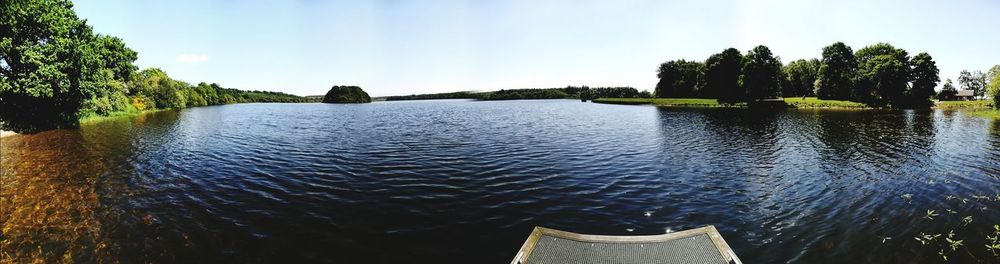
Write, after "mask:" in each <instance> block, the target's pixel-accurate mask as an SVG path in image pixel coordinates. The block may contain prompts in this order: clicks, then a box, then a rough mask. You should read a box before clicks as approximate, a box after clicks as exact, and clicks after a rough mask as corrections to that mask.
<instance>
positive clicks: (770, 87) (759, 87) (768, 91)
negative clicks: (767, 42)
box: [740, 45, 781, 102]
mask: <svg viewBox="0 0 1000 264" xmlns="http://www.w3.org/2000/svg"><path fill="white" fill-rule="evenodd" d="M740 69H741V74H740V84H741V86H742V87H743V89H744V90H746V91H747V101H748V102H750V101H759V100H761V99H768V98H774V97H775V96H776V95H777V94H778V91H779V90H778V89H779V88H780V85H781V61H780V60H778V58H775V57H774V55H773V54H771V49H768V48H767V46H764V45H760V46H757V47H754V48H753V49H751V50H750V51H747V54H746V55H745V56H743V60H742V62H741V67H740Z"/></svg>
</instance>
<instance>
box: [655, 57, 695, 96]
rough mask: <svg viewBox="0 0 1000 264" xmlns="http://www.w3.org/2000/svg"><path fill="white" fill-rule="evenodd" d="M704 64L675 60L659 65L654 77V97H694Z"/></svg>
mask: <svg viewBox="0 0 1000 264" xmlns="http://www.w3.org/2000/svg"><path fill="white" fill-rule="evenodd" d="M703 68H704V64H703V63H701V62H697V61H687V60H676V61H668V62H664V63H663V64H660V68H659V69H657V72H656V77H657V78H659V79H660V81H659V82H657V83H656V89H655V91H654V95H655V96H656V97H659V98H680V97H695V96H697V91H698V80H699V78H700V77H701V73H702V72H703Z"/></svg>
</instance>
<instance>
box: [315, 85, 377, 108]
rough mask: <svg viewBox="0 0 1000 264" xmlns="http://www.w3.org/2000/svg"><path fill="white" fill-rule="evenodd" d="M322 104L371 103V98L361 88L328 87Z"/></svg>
mask: <svg viewBox="0 0 1000 264" xmlns="http://www.w3.org/2000/svg"><path fill="white" fill-rule="evenodd" d="M323 102H324V103H333V104H356V103H371V102H372V98H371V97H370V96H368V93H366V92H365V91H364V90H362V89H361V87H357V86H341V85H335V86H333V87H330V91H328V92H326V96H323Z"/></svg>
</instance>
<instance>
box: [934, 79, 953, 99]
mask: <svg viewBox="0 0 1000 264" xmlns="http://www.w3.org/2000/svg"><path fill="white" fill-rule="evenodd" d="M956 95H958V90H955V85H954V84H953V83H952V82H951V79H947V80H945V81H944V84H943V85H942V86H941V91H940V92H938V93H937V95H936V96H935V97H937V99H938V100H941V101H945V100H955V96H956Z"/></svg>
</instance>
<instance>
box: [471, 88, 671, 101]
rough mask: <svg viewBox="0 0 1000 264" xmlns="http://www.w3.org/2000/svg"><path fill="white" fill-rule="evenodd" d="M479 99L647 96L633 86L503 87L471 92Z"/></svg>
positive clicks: (587, 98) (648, 94)
mask: <svg viewBox="0 0 1000 264" xmlns="http://www.w3.org/2000/svg"><path fill="white" fill-rule="evenodd" d="M473 95H474V96H475V97H476V99H479V100H517V99H568V98H579V99H583V100H592V99H595V98H601V97H613V98H641V97H645V98H649V97H652V94H650V93H649V92H647V91H642V92H640V91H639V90H637V89H635V88H633V87H589V86H586V85H584V86H566V87H565V88H528V89H503V90H499V91H494V92H483V93H477V94H473Z"/></svg>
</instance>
